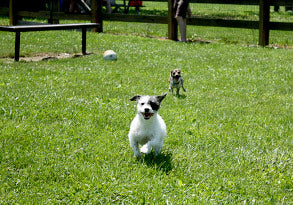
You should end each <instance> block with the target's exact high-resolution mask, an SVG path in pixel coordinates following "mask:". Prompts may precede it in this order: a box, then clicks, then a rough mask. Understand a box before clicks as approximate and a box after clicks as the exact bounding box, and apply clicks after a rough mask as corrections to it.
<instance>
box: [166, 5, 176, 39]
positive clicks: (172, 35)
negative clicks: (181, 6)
mask: <svg viewBox="0 0 293 205" xmlns="http://www.w3.org/2000/svg"><path fill="white" fill-rule="evenodd" d="M173 4H174V0H168V39H170V40H175V41H177V40H178V24H177V21H176V19H175V18H174V16H175V15H174V9H173Z"/></svg>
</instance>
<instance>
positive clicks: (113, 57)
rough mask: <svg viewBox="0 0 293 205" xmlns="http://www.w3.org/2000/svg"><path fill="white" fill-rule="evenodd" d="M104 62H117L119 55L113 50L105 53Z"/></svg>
mask: <svg viewBox="0 0 293 205" xmlns="http://www.w3.org/2000/svg"><path fill="white" fill-rule="evenodd" d="M104 60H117V54H116V53H115V52H114V51H113V50H107V51H105V52H104Z"/></svg>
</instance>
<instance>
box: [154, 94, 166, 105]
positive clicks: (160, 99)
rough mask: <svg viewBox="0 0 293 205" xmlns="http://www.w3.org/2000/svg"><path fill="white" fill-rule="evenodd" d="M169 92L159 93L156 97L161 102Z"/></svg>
mask: <svg viewBox="0 0 293 205" xmlns="http://www.w3.org/2000/svg"><path fill="white" fill-rule="evenodd" d="M167 94H168V93H165V94H164V95H158V96H156V98H157V99H158V101H159V102H160V103H161V102H162V100H164V98H165V97H166V96H167Z"/></svg>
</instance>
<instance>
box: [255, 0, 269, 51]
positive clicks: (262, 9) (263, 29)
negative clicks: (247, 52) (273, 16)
mask: <svg viewBox="0 0 293 205" xmlns="http://www.w3.org/2000/svg"><path fill="white" fill-rule="evenodd" d="M269 24H270V4H269V1H268V0H260V2H259V42H258V44H259V45H260V46H267V45H268V44H269V35H270V28H269Z"/></svg>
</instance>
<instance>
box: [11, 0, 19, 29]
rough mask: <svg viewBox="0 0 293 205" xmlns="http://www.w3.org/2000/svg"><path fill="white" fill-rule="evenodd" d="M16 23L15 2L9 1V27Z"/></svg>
mask: <svg viewBox="0 0 293 205" xmlns="http://www.w3.org/2000/svg"><path fill="white" fill-rule="evenodd" d="M16 23H17V15H16V7H15V0H9V25H16Z"/></svg>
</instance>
